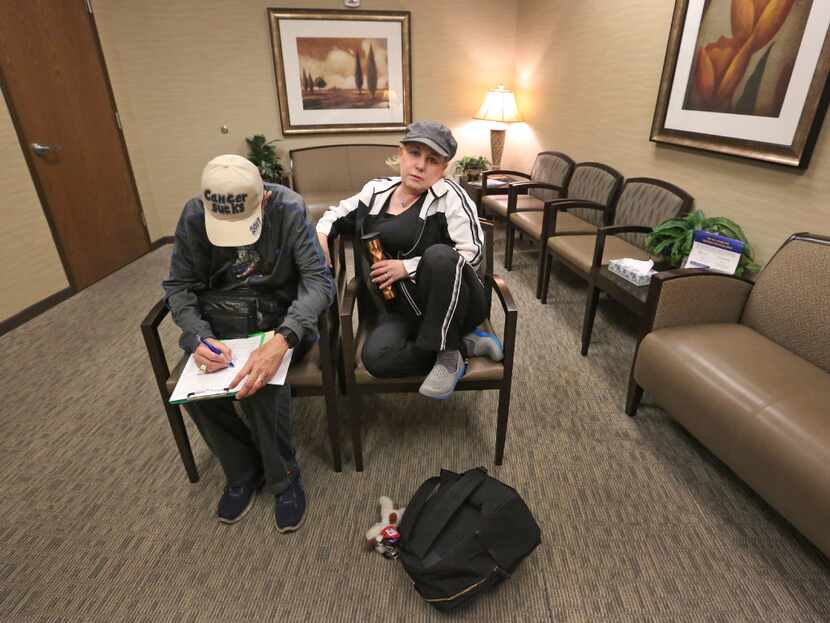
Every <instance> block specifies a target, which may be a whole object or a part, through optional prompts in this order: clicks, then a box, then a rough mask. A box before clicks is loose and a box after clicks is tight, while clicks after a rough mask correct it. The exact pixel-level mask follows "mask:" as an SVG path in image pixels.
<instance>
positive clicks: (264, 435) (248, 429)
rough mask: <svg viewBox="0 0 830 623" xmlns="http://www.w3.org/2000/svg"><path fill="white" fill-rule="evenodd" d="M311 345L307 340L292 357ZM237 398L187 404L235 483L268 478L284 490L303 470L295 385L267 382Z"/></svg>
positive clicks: (272, 488) (269, 484)
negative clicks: (297, 445) (298, 453)
mask: <svg viewBox="0 0 830 623" xmlns="http://www.w3.org/2000/svg"><path fill="white" fill-rule="evenodd" d="M309 347H310V343H307V342H302V343H300V344H299V345H298V346H297V348H296V349H295V350H294V357H293V360H292V363H294V362H296V361H299V360H300V359H301V358H302V357H303V356H304V355H305V353H306V352H308V349H309ZM234 402H235V401H234V399H233V398H220V399H215V400H197V401H194V402H189V403H187V404H186V405H185V408H186V409H187V411H188V413H190V417H192V418H193V421H194V422H195V423H196V427H197V428H198V429H199V432H200V433H201V434H202V437H203V438H204V440H205V442H206V443H207V445H208V447H209V448H210V449H211V451H212V452H213V454H214V455H216V457H217V458H218V459H219V462H220V463H221V464H222V469H223V470H224V472H225V479H226V481H227V483H228V485H230V486H234V485H241V484H250V483H253V482H258V481H259V480H260V478H262V477H264V478H265V490H266V491H268V492H270V493H273V494H275V495H277V494H280V493H282V492H283V491H285V489H287V488H288V486H289V485H290V484H291V482H292V481H294V480H295V479H296V478H297V476H298V474H299V465H298V464H297V458H296V456H295V451H294V441H293V431H292V405H291V390H290V388H289V386H288V385H283V386H279V385H266V386H265V387H263V388H262V389H260V390H259V391H258V392H256V393H255V394H254V395H252V396H249V397H247V398H243V399H242V400H240V401H238V404H239V406H240V407H241V410H242V414H243V417H239V416H238V415H237V413H236V410H235V409H234Z"/></svg>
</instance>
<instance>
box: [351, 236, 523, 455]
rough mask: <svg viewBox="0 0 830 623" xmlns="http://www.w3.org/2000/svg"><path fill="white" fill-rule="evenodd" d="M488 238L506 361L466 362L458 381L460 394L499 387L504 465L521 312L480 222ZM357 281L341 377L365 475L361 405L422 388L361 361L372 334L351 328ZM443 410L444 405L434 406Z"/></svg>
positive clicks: (491, 286)
mask: <svg viewBox="0 0 830 623" xmlns="http://www.w3.org/2000/svg"><path fill="white" fill-rule="evenodd" d="M481 225H482V228H483V229H484V237H485V275H484V280H483V281H484V285H485V288H487V290H488V300H491V298H492V291H495V292H496V294H497V295H498V297H499V301H500V302H501V306H502V309H503V310H504V316H505V318H504V334H503V336H502V344H503V347H504V360H503V361H501V362H498V363H496V362H493V361H491V360H490V359H488V358H486V357H471V358H469V359H468V365H467V372H466V374H465V375H464V378H462V379H461V381H459V383H458V385H457V386H456V391H465V390H473V391H480V390H485V389H495V390H498V392H499V407H498V419H497V423H496V456H495V459H494V462H495V464H496V465H501V463H502V458H503V456H504V443H505V439H506V437H507V418H508V415H509V413H510V388H511V383H512V380H513V352H514V349H515V343H516V321H517V316H518V312H517V309H516V304H515V303H514V301H513V296H512V294H511V293H510V290H509V289H508V287H507V284H506V283H505V282H504V281H503V280H502V279H501V277H498V276H496V275H494V274H493V224H492V223H489V222H487V221H482V222H481ZM357 289H358V283H357V281H356V279H355V278H352V279H351V280H350V281H349V282H348V284H347V285H346V288H345V292H344V294H343V296H342V297H340V327H341V346H342V349H343V350H342V357H341V360H342V364H343V378H344V380H345V389H346V397H347V399H348V404H349V409H350V413H351V429H352V446H353V448H354V462H355V469H356V470H357V471H363V422H362V417H363V405H362V400H361V397H362V396H363V395H364V394H389V393H415V392H417V391H418V388H419V387H420V386H421V382H422V381H423V380H424V379H423V377H408V378H393V379H379V378H376V377H374V376H372V375H371V374H370V373H369V371H368V370H367V369H366V367H365V366H364V365H363V362H362V357H361V356H362V351H363V345H364V343H365V341H366V335H367V334H368V327H366V326H365V325H364V324H363V322H362V321H361V323H360V324H359V325H358V330H357V335H356V336H355V335H354V332H353V328H352V326H353V325H352V321H353V313H354V307H355V301H356V296H357ZM482 328H483V329H484V330H486V331H490V332H494V331H493V328H492V326H491V325H490V321H489V319H488V320H486V321H485V322H484V323H483V324H482ZM431 406H432V408H440V404H434V405H431Z"/></svg>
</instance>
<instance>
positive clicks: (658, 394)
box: [626, 234, 830, 555]
mask: <svg viewBox="0 0 830 623" xmlns="http://www.w3.org/2000/svg"><path fill="white" fill-rule="evenodd" d="M649 302H650V305H651V306H652V324H651V330H650V331H649V332H647V333H646V335H645V337H644V338H643V340H642V342H641V343H640V345H639V348H638V352H637V355H636V358H635V362H634V366H633V368H632V380H631V385H630V386H629V397H628V401H627V405H626V411H627V412H628V413H629V415H634V414H635V412H636V410H637V406H638V404H639V402H640V398H641V397H642V394H643V390H645V391H647V392H648V393H649V396H650V397H652V398H653V399H654V401H655V402H656V403H657V404H658V405H660V406H661V407H663V408H664V409H666V411H668V413H669V414H670V415H671V416H672V417H673V418H675V419H676V420H677V421H678V422H679V423H680V424H681V425H682V426H683V427H684V428H686V430H688V431H689V432H690V433H691V434H692V435H694V436H695V437H696V438H697V439H698V440H700V441H701V442H702V443H703V444H704V445H705V446H706V447H708V448H709V449H710V450H711V451H712V452H713V453H714V454H715V455H717V456H718V458H720V459H721V460H722V461H723V462H724V463H726V464H727V465H728V466H729V467H730V468H731V469H732V470H733V471H734V472H735V473H736V474H737V475H738V476H739V477H741V478H742V479H743V480H745V481H746V482H747V483H748V484H749V485H750V486H751V487H752V488H753V489H755V491H757V492H758V493H759V494H760V495H761V496H762V497H763V498H764V499H765V500H766V501H767V502H769V504H770V505H772V506H773V507H775V508H776V509H777V510H778V511H779V512H780V513H781V514H782V515H783V516H784V517H786V518H787V519H788V520H789V521H790V522H791V523H792V524H793V525H794V526H795V527H796V528H798V529H799V530H800V531H801V532H803V533H804V534H805V535H806V536H807V537H808V538H809V539H810V540H812V541H813V542H814V543H815V544H816V545H817V546H818V547H819V548H820V549H821V550H822V551H823V552H824V553H825V554H827V555H830V329H828V321H827V317H826V316H825V314H826V313H827V308H828V304H830V238H826V237H822V236H816V235H812V234H796V235H794V236H792V237H791V238H790V239H789V240H788V241H787V242H786V243H785V244H784V246H782V247H781V249H779V251H778V252H777V253H776V255H775V256H774V257H773V259H772V260H770V262H769V264H768V265H767V266H766V267H765V268H764V270H763V271H762V272H761V273H760V275H759V276H758V279H757V281H756V283H755V284H754V285H753V284H751V283H749V282H746V281H744V280H741V279H737V278H735V277H731V276H725V275H717V274H714V273H702V272H700V271H672V272H670V273H663V274H660V275H657V276H656V279H655V280H654V281H652V285H651V289H650V291H649Z"/></svg>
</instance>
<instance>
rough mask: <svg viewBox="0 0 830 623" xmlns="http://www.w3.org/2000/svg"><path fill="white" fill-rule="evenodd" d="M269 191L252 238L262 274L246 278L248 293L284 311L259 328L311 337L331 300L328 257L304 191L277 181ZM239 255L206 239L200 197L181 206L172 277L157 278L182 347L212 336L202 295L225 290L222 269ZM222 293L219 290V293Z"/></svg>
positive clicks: (192, 346) (229, 292)
mask: <svg viewBox="0 0 830 623" xmlns="http://www.w3.org/2000/svg"><path fill="white" fill-rule="evenodd" d="M265 190H266V191H271V193H272V194H271V198H270V200H269V201H268V203H267V205H266V206H265V207H264V209H263V218H262V220H263V224H262V233H261V234H260V237H259V240H258V241H257V243H256V244H255V245H254V247H255V249H256V251H257V252H258V253H259V256H260V257H261V258H262V267H263V268H264V270H263V271H262V274H258V275H255V276H251V277H248V278H247V279H245V280H244V281H243V282H242V284H241V286H242V289H243V290H244V291H245V292H246V293H253V294H254V296H255V297H257V298H260V299H263V300H267V301H268V302H269V303H271V304H275V305H277V306H278V309H281V310H285V313H284V314H282V313H280V314H279V316H280V317H282V321H281V324H279V325H278V326H274V327H260V329H261V330H262V329H266V328H273V329H281V328H283V327H284V328H286V329H289V330H291V331H292V332H293V333H294V334H295V335H296V336H297V338H298V339H300V340H303V339H304V338H305V339H309V338H313V337H314V336H315V335H316V333H317V319H318V317H319V316H320V314H321V313H322V312H323V310H325V309H327V308H328V307H329V305H331V303H332V301H333V300H334V282H333V280H332V277H331V273H330V270H329V268H328V267H327V266H326V264H325V260H324V259H323V254H322V251H321V250H320V244H319V242H318V241H317V236H316V234H315V231H314V228H313V227H312V226H311V224H310V223H309V222H308V218H307V214H306V207H305V203H304V202H303V198H302V197H301V196H300V195H298V194H297V193H295V192H294V191H292V190H290V189H288V188H286V187H285V186H280V185H276V184H266V185H265ZM235 258H236V249H234V248H232V247H231V248H227V247H217V246H214V245H212V244H211V243H210V241H209V240H208V237H207V232H206V231H205V212H204V206H203V204H202V200H201V198H200V197H194V198H193V199H191V200H190V201H188V202H187V204H186V205H185V206H184V210H182V215H181V217H180V218H179V223H178V225H177V226H176V238H175V243H174V246H173V257H172V260H171V263H170V276H169V277H168V278H167V279H166V280H165V281H164V282H163V283H162V287H163V288H164V292H165V299H166V301H167V305H168V306H169V307H170V310H171V312H172V315H173V320H174V321H175V322H176V324H177V325H178V326H179V328H181V329H182V332H183V333H182V337H181V341H180V343H181V346H182V348H184V349H185V350H186V351H188V352H193V351H194V350H195V349H196V347H197V346H198V343H199V340H198V337H197V336H201V337H215V333H214V330H213V328H212V327H211V325H210V323H209V322H208V321H207V320H206V319H205V318H204V317H203V314H202V311H201V307H200V304H199V296H201V295H205V294H207V293H210V295H211V296H213V295H215V293H217V292H219V293H222V292H225V291H226V292H227V295H228V296H229V297H233V296H234V290H236V291H239V287H234V286H230V287H229V286H228V285H227V282H226V280H225V279H224V275H225V274H226V273H227V271H228V267H229V266H230V265H231V264H232V263H233V261H234V260H235ZM220 296H221V294H220Z"/></svg>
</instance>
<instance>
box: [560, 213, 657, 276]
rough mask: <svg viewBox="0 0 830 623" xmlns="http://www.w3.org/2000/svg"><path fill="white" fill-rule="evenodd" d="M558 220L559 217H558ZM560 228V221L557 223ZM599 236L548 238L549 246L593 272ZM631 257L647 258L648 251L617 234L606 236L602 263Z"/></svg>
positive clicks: (568, 259)
mask: <svg viewBox="0 0 830 623" xmlns="http://www.w3.org/2000/svg"><path fill="white" fill-rule="evenodd" d="M557 220H558V218H557ZM557 229H558V223H557ZM596 241H597V238H596V236H594V235H588V236H553V237H552V238H548V248H549V249H550V250H551V251H553V252H554V253H556V255H558V256H559V257H561V258H562V259H564V260H565V261H567V262H570V263H571V264H572V265H574V266H575V267H576V268H577V269H579V270H581V271H582V272H583V273H586V274H587V273H589V272H591V264H592V263H593V261H594V247H595V246H596ZM623 257H630V258H633V259H635V260H647V259H648V253H646V252H645V251H643V250H642V249H641V248H639V247H635V246H634V245H632V244H629V243H628V242H626V241H625V240H623V239H622V238H618V237H617V236H606V237H605V251H604V253H603V254H602V265H603V266H605V265H607V264H608V262H610V261H611V260H613V259H619V258H623Z"/></svg>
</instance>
